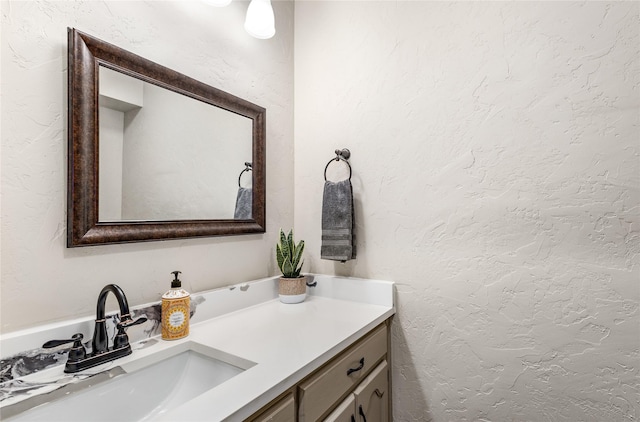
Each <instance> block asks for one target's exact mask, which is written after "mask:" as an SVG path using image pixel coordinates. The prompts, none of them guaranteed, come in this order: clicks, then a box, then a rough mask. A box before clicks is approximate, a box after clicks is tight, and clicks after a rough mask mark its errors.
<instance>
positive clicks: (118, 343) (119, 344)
mask: <svg viewBox="0 0 640 422" xmlns="http://www.w3.org/2000/svg"><path fill="white" fill-rule="evenodd" d="M144 322H147V318H145V317H141V318H138V319H136V320H135V321H134V320H132V319H127V320H124V321H121V322H119V323H118V325H117V326H116V327H117V328H118V333H117V334H116V336H115V338H114V339H113V349H114V350H115V349H122V348H123V347H127V346H128V345H129V336H128V335H127V333H126V332H125V330H126V329H127V328H129V327H133V326H134V325H138V324H142V323H144Z"/></svg>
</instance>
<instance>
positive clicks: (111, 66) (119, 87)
mask: <svg viewBox="0 0 640 422" xmlns="http://www.w3.org/2000/svg"><path fill="white" fill-rule="evenodd" d="M68 35H69V40H68V41H69V55H68V58H69V62H68V78H69V79H68V90H69V95H68V102H69V113H68V118H69V120H68V140H69V147H68V151H69V152H68V181H67V190H68V192H67V246H68V247H77V246H88V245H102V244H110V243H124V242H141V241H150V240H165V239H179V238H190V237H205V236H226V235H239V234H249V233H264V232H265V220H266V218H265V211H266V210H265V208H266V207H265V198H266V194H265V189H266V183H265V134H266V124H265V115H266V110H265V109H264V108H262V107H260V106H258V105H256V104H253V103H251V102H249V101H246V100H244V99H242V98H239V97H236V96H234V95H232V94H229V93H226V92H224V91H221V90H219V89H217V88H214V87H212V86H209V85H206V84H204V83H202V82H200V81H197V80H195V79H192V78H190V77H188V76H185V75H183V74H181V73H178V72H176V71H174V70H171V69H169V68H166V67H164V66H161V65H159V64H157V63H154V62H151V61H149V60H147V59H144V58H142V57H140V56H137V55H135V54H133V53H131V52H129V51H126V50H123V49H121V48H118V47H116V46H114V45H112V44H109V43H106V42H104V41H102V40H99V39H97V38H94V37H92V36H90V35H87V34H84V33H82V32H80V31H77V30H75V29H72V28H69V31H68ZM114 80H115V81H114ZM158 98H163V99H164V100H163V101H161V102H157V99H158ZM165 135H166V136H165ZM245 165H250V167H251V169H250V170H251V171H247V172H245V170H246V168H245V169H244V170H243V166H245ZM243 173H244V179H242V176H243ZM239 174H240V176H241V177H240V178H239V176H238V175H239ZM247 178H248V180H247ZM241 179H242V180H241ZM241 181H242V183H241ZM242 192H244V194H245V195H244V196H243V197H242V198H241V196H242V195H241V193H242ZM241 199H242V201H241ZM241 206H243V207H245V208H244V210H240V211H242V212H239V207H241Z"/></svg>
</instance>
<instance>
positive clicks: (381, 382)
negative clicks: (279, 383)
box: [249, 321, 390, 422]
mask: <svg viewBox="0 0 640 422" xmlns="http://www.w3.org/2000/svg"><path fill="white" fill-rule="evenodd" d="M389 322H390V321H385V323H383V324H381V325H379V326H378V327H376V328H374V329H373V330H372V331H370V332H369V333H368V334H366V335H364V336H363V337H362V338H361V339H359V340H358V341H356V342H355V343H354V344H352V345H350V346H348V347H347V348H346V349H345V350H344V351H342V352H340V353H339V354H338V355H337V356H335V357H333V358H332V359H331V360H329V361H328V362H327V363H326V364H324V365H323V366H322V367H320V368H319V369H317V370H316V371H315V372H313V373H312V374H310V375H309V376H308V377H306V378H305V379H303V380H302V381H300V382H299V383H298V384H296V385H295V386H293V387H292V393H295V394H287V395H285V396H284V397H283V398H278V399H276V400H275V401H274V402H272V403H270V404H269V405H268V406H266V408H265V409H266V410H265V409H263V410H261V411H260V412H258V415H259V416H257V417H255V416H254V417H252V418H250V419H249V420H250V421H251V422H254V421H255V422H257V421H260V422H262V421H274V422H275V421H293V422H317V421H326V422H343V421H344V422H388V421H389V420H390V417H389V414H390V392H389V390H390V379H389V365H388V363H387V361H388V357H389Z"/></svg>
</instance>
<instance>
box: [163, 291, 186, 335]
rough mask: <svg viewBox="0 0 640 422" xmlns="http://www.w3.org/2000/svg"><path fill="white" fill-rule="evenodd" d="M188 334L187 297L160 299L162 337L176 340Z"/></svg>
mask: <svg viewBox="0 0 640 422" xmlns="http://www.w3.org/2000/svg"><path fill="white" fill-rule="evenodd" d="M188 334H189V298H188V297H186V298H183V299H174V300H163V301H162V338H163V339H164V340H177V339H179V338H183V337H186V336H187V335H188Z"/></svg>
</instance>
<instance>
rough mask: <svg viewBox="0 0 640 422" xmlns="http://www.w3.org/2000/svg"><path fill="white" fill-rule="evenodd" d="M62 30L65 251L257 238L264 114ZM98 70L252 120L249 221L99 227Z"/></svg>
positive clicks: (260, 224)
mask: <svg viewBox="0 0 640 422" xmlns="http://www.w3.org/2000/svg"><path fill="white" fill-rule="evenodd" d="M67 32H68V68H67V72H68V128H67V130H68V134H67V136H68V153H67V155H68V163H67V165H68V168H67V247H69V248H72V247H78V246H89V245H103V244H112V243H127V242H143V241H157V240H168V239H183V238H192V237H210V236H228V235H240V234H251V233H264V232H265V231H266V227H265V214H266V212H265V208H266V206H265V196H266V193H265V191H266V182H265V172H266V171H265V143H266V110H265V109H264V108H263V107H260V106H258V105H256V104H253V103H250V102H249V101H246V100H243V99H242V98H239V97H236V96H234V95H232V94H229V93H226V92H224V91H221V90H219V89H217V88H214V87H212V86H209V85H206V84H204V83H202V82H199V81H197V80H195V79H192V78H190V77H188V76H185V75H183V74H181V73H178V72H176V71H174V70H171V69H169V68H166V67H164V66H161V65H159V64H157V63H154V62H152V61H150V60H147V59H144V58H142V57H140V56H138V55H136V54H133V53H131V52H129V51H126V50H123V49H121V48H119V47H116V46H114V45H112V44H109V43H107V42H104V41H102V40H99V39H97V38H95V37H92V36H90V35H87V34H85V33H82V32H80V31H78V30H76V29H74V28H68V30H67ZM100 65H102V66H105V67H107V68H109V69H113V70H116V71H118V72H121V73H124V74H127V75H129V76H132V77H135V78H137V79H141V80H143V81H145V82H149V83H152V84H155V85H157V86H160V87H162V88H166V89H169V90H171V91H174V92H177V93H179V94H183V95H186V96H188V97H191V98H193V99H196V100H199V101H203V102H205V103H208V104H211V105H213V106H216V107H220V108H223V109H225V110H228V111H230V112H233V113H236V114H239V115H242V116H245V117H247V118H249V119H251V120H252V122H253V124H252V127H253V129H252V132H253V133H252V136H253V145H252V160H253V161H252V169H253V171H252V177H253V209H252V217H253V218H252V219H251V220H233V219H212V220H167V221H122V222H100V221H99V216H98V189H99V180H98V165H99V164H98V163H99V160H98V158H99V157H98V151H99V120H98V119H99V116H98V94H99V92H98V90H99V87H98V83H99V81H98V70H99V68H98V66H100Z"/></svg>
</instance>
